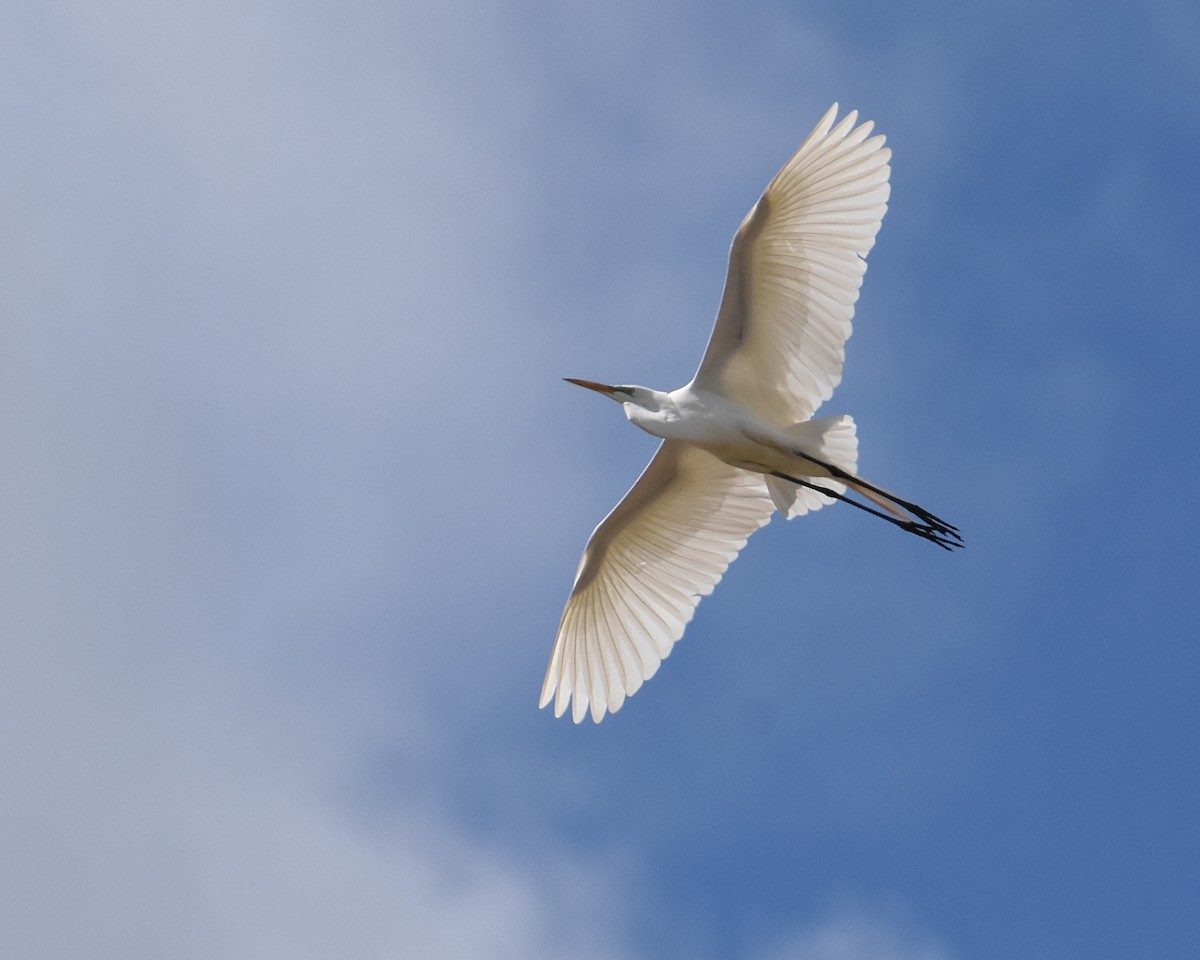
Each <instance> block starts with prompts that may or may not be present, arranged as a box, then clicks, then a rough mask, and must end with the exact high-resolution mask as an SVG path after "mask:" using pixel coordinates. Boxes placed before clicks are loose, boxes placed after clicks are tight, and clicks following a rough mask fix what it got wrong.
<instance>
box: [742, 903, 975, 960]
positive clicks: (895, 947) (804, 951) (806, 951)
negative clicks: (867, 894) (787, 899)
mask: <svg viewBox="0 0 1200 960" xmlns="http://www.w3.org/2000/svg"><path fill="white" fill-rule="evenodd" d="M893 913H894V911H884V912H883V913H882V914H881V913H878V912H874V911H868V910H864V909H850V908H845V907H843V908H841V909H839V910H837V911H836V912H834V913H832V914H831V915H830V916H828V917H827V918H826V919H824V920H822V921H820V922H818V923H813V924H806V925H804V926H802V927H801V928H800V929H799V930H798V931H797V932H796V933H794V934H793V935H792V936H790V937H787V938H784V940H783V941H782V942H781V943H780V944H778V945H777V946H776V947H775V948H773V949H771V950H769V951H768V952H766V953H764V954H762V955H761V957H760V958H759V960H950V958H951V954H950V953H949V952H947V950H946V948H945V947H944V946H942V945H941V944H939V943H937V942H935V941H934V940H932V939H931V938H930V937H928V936H926V935H922V934H920V933H917V932H914V931H913V930H912V929H911V924H909V923H906V922H903V921H902V920H901V919H900V918H898V917H897V916H893V915H892V914H893Z"/></svg>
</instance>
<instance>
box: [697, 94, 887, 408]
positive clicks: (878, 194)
mask: <svg viewBox="0 0 1200 960" xmlns="http://www.w3.org/2000/svg"><path fill="white" fill-rule="evenodd" d="M837 110H838V107H837V104H836V103H835V104H834V105H833V106H832V107H831V108H830V109H829V112H828V113H827V114H825V116H824V117H823V118H822V119H821V122H820V123H818V124H817V126H816V129H814V130H813V132H812V133H811V134H809V136H808V139H807V140H805V141H804V143H803V145H802V146H801V147H800V149H799V150H797V151H796V154H795V156H793V157H792V159H791V160H789V161H788V162H787V164H786V165H785V166H784V168H783V169H782V170H780V171H779V173H777V174H776V175H775V179H773V180H772V181H771V183H770V184H769V185H768V186H767V189H766V191H765V192H764V193H763V195H762V198H761V199H760V200H759V201H758V203H756V204H755V205H754V208H753V209H752V210H751V211H750V213H749V214H748V215H747V216H746V219H745V220H743V221H742V225H741V227H740V228H739V229H738V232H737V235H736V236H735V237H734V239H733V247H732V249H731V250H730V253H729V274H728V276H727V277H726V280H725V294H724V296H723V297H722V300H721V308H720V310H719V311H718V312H717V321H716V325H715V326H714V328H713V333H712V338H711V339H710V340H709V343H708V349H707V350H706V351H705V353H704V359H703V360H701V362H700V368H699V370H697V372H696V376H695V378H694V380H693V383H694V384H695V385H696V386H698V387H703V388H706V389H709V390H713V391H716V392H719V393H722V394H724V395H725V396H728V397H730V398H731V399H733V400H736V401H738V402H739V403H741V404H742V405H743V406H746V407H749V408H750V409H751V410H754V411H755V412H757V413H758V414H759V415H760V416H762V417H765V418H766V419H768V420H771V421H773V422H775V423H777V424H779V425H780V426H786V425H789V424H792V423H796V422H798V421H800V420H807V419H808V418H809V417H810V416H812V414H813V411H814V410H816V409H817V407H819V406H820V405H821V404H822V403H823V402H824V401H826V400H828V399H829V397H830V396H831V395H832V393H833V388H834V387H836V386H837V385H838V383H840V382H841V379H842V360H843V357H844V347H845V343H846V338H847V337H849V336H850V320H851V318H852V317H853V316H854V304H855V302H856V301H857V300H858V290H859V287H860V286H861V285H862V278H863V274H864V273H865V272H866V269H867V263H866V260H864V259H863V258H864V257H865V256H866V255H867V252H868V251H869V250H870V249H871V247H872V246H873V245H874V243H875V235H876V233H878V231H879V224H880V221H881V220H882V218H883V215H884V212H885V211H886V210H887V199H888V190H889V187H888V176H889V174H890V172H891V170H890V167H889V166H888V160H889V158H890V157H891V150H888V149H886V148H885V147H884V145H883V142H884V138H883V137H882V136H876V137H871V138H870V139H867V136H868V134H869V133H870V132H871V128H872V126H873V124H872V123H871V122H870V121H867V122H866V123H863V124H860V125H859V126H857V127H856V126H855V125H854V124H855V121H856V120H857V118H858V113H857V111H851V112H850V113H849V114H847V115H846V116H845V117H843V118H842V120H841V122H839V123H838V124H837V125H836V126H835V125H834V119H835V118H836V117H837Z"/></svg>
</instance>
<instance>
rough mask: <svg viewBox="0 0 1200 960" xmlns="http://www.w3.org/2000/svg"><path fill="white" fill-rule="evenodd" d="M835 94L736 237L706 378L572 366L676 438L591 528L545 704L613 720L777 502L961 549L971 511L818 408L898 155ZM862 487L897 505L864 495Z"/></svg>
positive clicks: (701, 373)
mask: <svg viewBox="0 0 1200 960" xmlns="http://www.w3.org/2000/svg"><path fill="white" fill-rule="evenodd" d="M837 112H838V107H837V104H836V103H835V104H834V105H833V106H832V107H831V108H830V109H829V112H828V113H826V114H825V116H824V117H822V118H821V122H820V123H818V124H817V126H816V128H815V129H814V130H813V132H812V133H811V134H809V136H808V139H807V140H805V141H804V143H803V144H802V145H801V146H800V149H799V150H797V151H796V153H795V155H794V156H793V157H792V158H791V160H789V161H788V162H787V164H786V165H785V166H784V167H783V169H782V170H780V171H779V173H778V174H776V175H775V178H774V179H773V180H772V181H771V182H770V184H769V185H768V186H767V189H766V191H765V192H764V193H763V195H762V197H761V198H760V199H759V201H758V203H756V204H755V205H754V207H753V209H751V211H750V213H749V214H747V215H746V219H745V220H743V221H742V225H741V226H740V227H739V228H738V231H737V234H736V235H735V236H734V239H733V246H732V248H731V250H730V253H729V271H728V275H727V277H726V280H725V292H724V295H723V297H722V299H721V306H720V309H719V310H718V312H717V320H716V324H715V326H714V328H713V332H712V337H711V338H710V340H709V343H708V349H707V350H706V351H705V352H704V357H703V359H702V360H701V361H700V367H699V369H698V370H697V371H696V375H695V376H694V377H693V378H692V381H691V382H690V383H688V384H686V385H685V386H683V387H680V388H679V389H678V390H674V391H672V392H671V393H663V392H662V391H659V390H652V389H650V388H648V387H637V386H609V385H607V384H601V383H593V382H592V381H590V380H575V379H570V380H569V382H571V383H574V384H578V385H579V386H581V387H587V388H588V389H590V390H595V391H597V392H599V393H602V394H604V395H605V396H608V397H611V398H612V399H614V400H616V401H617V402H618V403H621V404H622V405H623V406H624V408H625V415H626V416H627V417H628V418H629V419H630V420H631V421H632V422H633V423H634V424H636V425H637V426H639V427H641V428H642V429H643V430H645V431H646V432H647V433H651V434H653V435H654V436H656V437H661V438H662V440H663V443H662V445H661V446H660V447H659V448H658V451H657V452H656V453H655V454H654V457H653V459H651V461H650V464H649V466H647V467H646V469H645V471H644V472H643V473H642V475H641V477H639V478H638V480H637V482H636V483H635V484H634V485H633V487H632V489H630V491H629V492H628V493H627V494H625V497H624V498H623V499H622V500H621V502H620V503H618V504H617V506H616V507H615V508H614V509H613V511H612V512H611V513H610V514H609V515H608V516H607V517H605V518H604V520H603V521H601V523H600V525H599V526H598V527H596V529H595V531H594V532H593V533H592V536H591V538H590V539H589V540H588V544H587V547H586V549H585V550H584V552H583V558H582V559H581V560H580V563H579V569H578V571H577V573H576V575H575V585H574V588H573V589H572V591H571V596H570V598H569V599H568V600H567V605H566V609H565V610H564V611H563V615H562V621H561V622H560V624H559V628H558V637H557V639H556V640H555V643H554V652H553V654H552V655H551V658H550V667H549V669H548V670H547V671H546V681H545V683H544V684H543V686H542V695H541V701H540V703H539V706H542V707H544V706H546V705H547V704H548V703H549V702H550V701H551V700H552V699H553V701H554V715H555V716H556V717H559V716H562V714H563V713H564V712H565V711H566V709H567V705H568V704H569V703H570V702H571V701H572V699H573V700H574V706H573V708H572V718H573V719H574V721H575V722H576V723H579V722H580V721H581V720H582V719H583V718H584V716H585V715H586V713H587V711H588V708H589V707H590V708H591V714H592V719H593V720H594V721H595V722H597V723H599V722H600V720H601V719H602V718H603V717H604V714H605V713H606V712H608V711H612V712H616V711H617V710H619V709H620V707H621V704H623V703H624V702H625V698H626V697H627V696H630V695H631V694H633V693H634V692H635V691H636V690H637V689H638V688H639V687H640V686H641V685H642V683H643V682H645V681H646V680H648V679H650V677H652V676H653V675H654V673H655V672H656V671H657V670H658V667H659V665H660V664H661V662H662V661H663V660H664V659H665V658H666V657H667V656H668V654H670V652H671V648H672V647H673V646H674V645H675V642H676V641H677V640H679V638H680V637H682V636H683V631H684V628H685V627H686V626H687V624H688V622H689V621H690V620H691V619H692V614H693V613H694V612H695V608H696V604H698V603H699V602H700V598H701V597H702V596H705V595H707V594H709V593H711V592H712V590H713V588H714V587H715V586H716V584H717V582H718V581H719V580H720V579H721V577H722V575H723V574H724V573H725V569H726V568H727V567H728V566H729V564H730V562H731V561H732V560H733V559H734V557H736V556H737V554H738V551H740V550H741V549H742V547H744V546H745V545H746V541H747V539H748V538H749V537H750V534H752V533H753V532H754V531H755V530H757V529H759V527H761V526H763V525H764V524H766V523H767V521H768V520H770V518H771V514H772V511H774V510H778V511H779V513H781V514H782V515H783V516H784V517H787V518H789V519H790V518H792V517H797V516H800V515H801V514H804V513H807V512H809V511H810V510H816V509H818V508H819V507H821V506H824V505H825V504H828V503H832V502H833V501H834V500H835V499H836V500H842V501H844V502H846V503H850V504H853V505H854V506H856V507H858V508H860V509H862V510H865V511H867V512H868V513H872V514H874V515H875V516H878V517H882V518H883V519H885V520H888V521H889V522H891V523H894V524H896V525H897V526H899V527H901V528H903V529H904V530H907V531H908V532H910V533H914V534H916V535H918V536H921V537H924V538H925V539H927V540H931V541H933V542H934V543H936V544H938V545H939V546H941V547H944V548H945V549H947V550H949V549H951V548H952V547H957V546H961V544H962V538H961V537H960V536H959V533H958V530H957V528H956V527H953V526H951V525H950V524H948V523H946V522H945V521H944V520H941V519H940V518H938V517H936V516H934V515H933V514H932V513H930V512H929V511H927V510H925V509H923V508H921V507H919V506H917V505H916V504H915V503H910V502H908V501H907V500H901V499H900V498H899V497H896V496H894V495H892V494H890V493H887V492H886V491H884V490H882V489H880V488H879V487H877V486H875V485H874V484H871V483H868V482H867V481H865V480H863V479H862V478H860V477H858V476H857V475H856V474H855V469H856V465H857V460H858V440H857V438H856V436H855V427H854V421H853V420H852V419H851V418H850V417H848V416H837V417H825V418H821V419H817V420H813V419H811V417H812V415H813V412H814V411H815V410H816V409H817V407H819V406H820V405H821V403H822V402H823V401H825V400H828V399H829V397H830V396H831V395H832V393H833V388H834V387H836V386H837V384H838V383H839V382H840V381H841V379H842V360H843V355H844V351H843V348H844V345H845V342H846V338H847V337H849V336H850V320H851V318H852V317H853V315H854V304H855V302H856V301H857V300H858V290H859V287H860V286H861V284H862V278H863V274H864V272H865V271H866V269H867V263H866V260H865V259H864V258H865V257H866V255H867V252H868V251H869V250H870V249H871V247H872V246H873V245H874V243H875V235H876V233H878V231H879V225H880V221H881V220H882V218H883V214H884V212H885V211H886V210H887V199H888V192H889V186H888V176H889V173H890V168H889V166H888V160H889V159H890V157H891V150H889V149H887V148H885V147H884V145H883V144H884V138H883V137H882V136H875V137H870V139H868V136H869V134H870V132H871V130H872V127H873V126H874V124H873V123H872V122H870V121H867V122H865V123H862V124H859V125H858V126H855V122H856V120H857V118H858V113H857V111H852V112H851V113H849V114H847V115H846V116H845V117H843V118H842V119H841V121H840V122H837V123H836V124H835V122H834V121H835V120H836V118H837ZM847 489H849V490H852V491H854V492H855V493H857V494H859V495H860V496H862V497H864V498H865V499H867V500H869V501H871V502H872V503H874V504H875V505H876V506H878V507H882V508H883V509H882V510H878V509H875V507H871V506H868V505H867V504H864V503H861V502H859V501H857V500H854V499H851V498H850V497H849V496H848V494H847Z"/></svg>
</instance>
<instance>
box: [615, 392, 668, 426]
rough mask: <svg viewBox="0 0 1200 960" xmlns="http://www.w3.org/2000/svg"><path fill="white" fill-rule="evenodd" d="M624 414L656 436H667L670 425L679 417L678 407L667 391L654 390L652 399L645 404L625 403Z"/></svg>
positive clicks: (631, 421) (635, 424)
mask: <svg viewBox="0 0 1200 960" xmlns="http://www.w3.org/2000/svg"><path fill="white" fill-rule="evenodd" d="M624 407H625V416H627V417H628V418H629V422H630V423H632V424H633V425H634V426H638V427H641V428H642V429H643V430H645V431H646V432H647V433H651V434H654V436H656V437H667V436H668V435H669V432H670V425H671V424H672V423H674V422H675V421H677V420H678V419H679V407H678V405H677V404H676V403H675V400H674V399H673V398H672V397H671V395H670V394H669V393H662V392H661V391H659V390H655V391H654V393H653V400H652V401H651V402H650V403H648V404H645V405H642V404H637V403H626V404H624Z"/></svg>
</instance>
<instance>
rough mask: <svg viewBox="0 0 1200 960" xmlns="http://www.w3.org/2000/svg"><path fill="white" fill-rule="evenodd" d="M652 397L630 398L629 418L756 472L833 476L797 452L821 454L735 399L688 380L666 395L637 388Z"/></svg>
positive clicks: (664, 437) (627, 404)
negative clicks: (640, 401)
mask: <svg viewBox="0 0 1200 960" xmlns="http://www.w3.org/2000/svg"><path fill="white" fill-rule="evenodd" d="M636 389H638V390H641V391H645V393H646V394H649V395H650V396H651V398H652V399H651V401H650V403H648V404H647V405H645V406H643V405H640V404H637V403H631V402H625V403H623V404H622V406H623V407H624V408H625V416H626V417H628V418H629V422H630V423H632V424H634V425H635V426H638V427H641V428H642V429H643V430H645V431H646V432H647V433H649V434H652V435H653V436H656V437H659V438H660V439H662V440H678V441H680V442H683V443H687V444H690V445H692V446H694V447H698V448H700V449H701V450H704V451H705V452H707V453H710V454H712V455H713V456H714V457H716V458H717V459H718V460H722V461H724V462H725V463H727V464H729V465H730V466H734V467H739V468H741V469H743V470H751V471H754V472H755V473H763V474H771V473H773V472H777V471H778V472H783V473H787V472H791V473H794V474H796V475H798V476H806V477H826V478H827V477H830V476H831V474H830V472H829V470H827V469H826V468H825V467H823V466H821V465H819V464H815V463H813V462H812V461H809V460H804V459H802V458H801V457H799V456H797V455H796V452H795V451H796V450H798V449H803V451H804V453H806V454H808V455H810V456H812V457H818V456H819V455H820V453H821V451H820V450H819V449H808V448H807V445H806V444H805V443H804V441H803V440H798V439H797V438H796V437H795V436H794V435H792V434H789V433H788V432H787V431H786V430H783V429H781V428H779V427H777V426H776V425H775V424H773V423H771V422H770V421H769V420H766V419H764V418H763V417H760V416H759V415H758V414H756V413H755V412H754V411H753V410H750V409H748V408H746V407H744V406H742V405H741V404H740V403H738V402H737V401H735V400H731V399H729V397H726V396H723V395H721V394H719V393H714V392H713V391H711V390H705V389H704V388H702V387H696V386H695V385H694V384H691V383H688V384H685V385H684V386H682V387H680V388H679V389H678V390H673V391H671V392H670V393H663V392H662V391H659V390H650V389H649V388H647V387H639V388H636Z"/></svg>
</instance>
